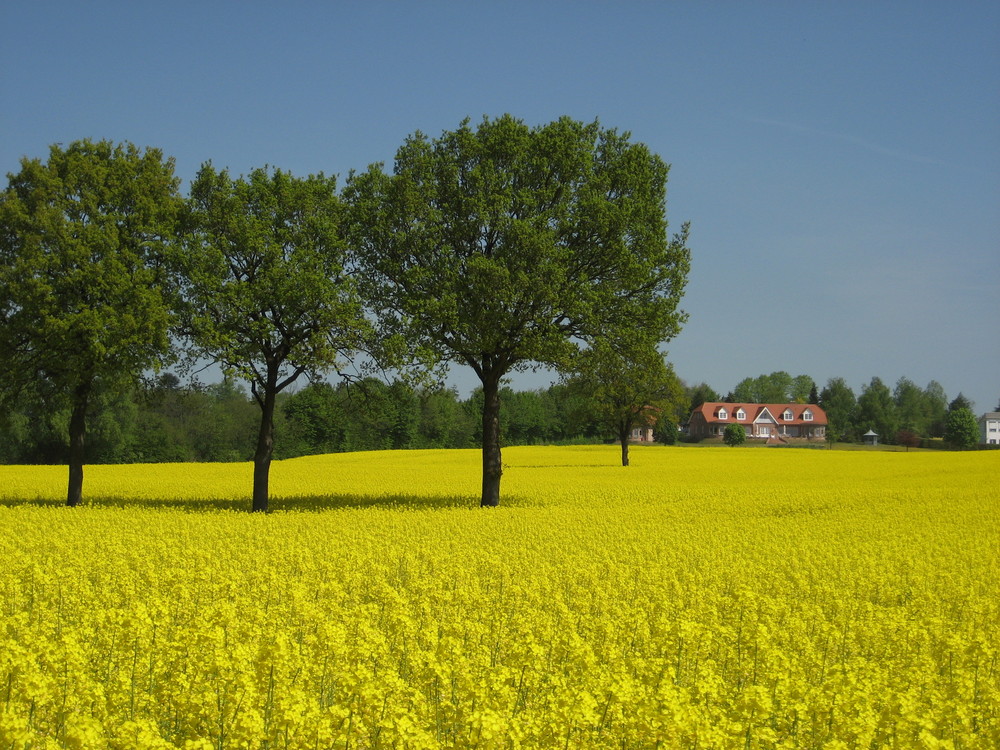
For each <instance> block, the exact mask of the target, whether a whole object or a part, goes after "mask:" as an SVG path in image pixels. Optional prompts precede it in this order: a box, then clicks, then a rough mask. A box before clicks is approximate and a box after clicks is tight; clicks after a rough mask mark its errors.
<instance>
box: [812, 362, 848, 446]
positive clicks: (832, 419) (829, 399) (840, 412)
mask: <svg viewBox="0 0 1000 750" xmlns="http://www.w3.org/2000/svg"><path fill="white" fill-rule="evenodd" d="M819 405H820V406H822V407H823V411H825V412H826V419H827V427H826V439H827V440H828V441H829V442H831V443H835V442H836V441H838V440H843V439H845V438H846V439H852V440H856V439H857V435H856V434H854V433H855V432H856V430H855V428H854V421H855V412H856V410H857V398H856V397H855V395H854V391H853V390H851V387H850V386H849V385H847V382H846V381H845V380H844V379H843V378H831V379H830V380H828V381H827V383H826V387H825V388H823V391H822V393H820V395H819Z"/></svg>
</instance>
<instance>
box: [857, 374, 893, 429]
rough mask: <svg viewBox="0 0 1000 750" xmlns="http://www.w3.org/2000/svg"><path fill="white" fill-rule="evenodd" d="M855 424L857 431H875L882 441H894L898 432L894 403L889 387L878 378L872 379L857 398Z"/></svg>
mask: <svg viewBox="0 0 1000 750" xmlns="http://www.w3.org/2000/svg"><path fill="white" fill-rule="evenodd" d="M856 423H857V426H858V429H859V431H862V432H865V431H867V430H875V432H877V433H878V434H879V435H880V436H881V439H882V440H884V441H886V442H890V441H892V440H895V436H896V433H897V432H898V430H899V419H898V417H897V416H896V402H895V401H893V398H892V392H891V391H890V390H889V387H888V386H887V385H886V384H885V383H883V382H882V380H881V379H880V378H877V377H875V378H872V379H871V382H870V383H869V384H868V385H866V386H865V387H864V388H863V389H862V393H861V395H860V396H858V407H857V417H856Z"/></svg>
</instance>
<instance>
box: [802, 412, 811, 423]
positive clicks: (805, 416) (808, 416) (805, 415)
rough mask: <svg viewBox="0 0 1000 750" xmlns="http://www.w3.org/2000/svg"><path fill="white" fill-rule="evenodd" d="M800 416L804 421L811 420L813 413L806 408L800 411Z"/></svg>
mask: <svg viewBox="0 0 1000 750" xmlns="http://www.w3.org/2000/svg"><path fill="white" fill-rule="evenodd" d="M802 418H803V419H804V420H805V421H806V422H812V418H813V413H812V412H811V411H809V410H808V409H806V410H805V411H804V412H802Z"/></svg>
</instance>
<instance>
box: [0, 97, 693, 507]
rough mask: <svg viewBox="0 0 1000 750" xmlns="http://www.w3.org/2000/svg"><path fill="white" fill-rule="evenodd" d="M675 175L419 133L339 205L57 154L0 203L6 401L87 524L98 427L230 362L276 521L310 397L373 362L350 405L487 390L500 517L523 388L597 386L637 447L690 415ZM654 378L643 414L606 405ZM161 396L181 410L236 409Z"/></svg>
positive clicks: (359, 178)
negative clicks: (281, 479) (375, 379)
mask: <svg viewBox="0 0 1000 750" xmlns="http://www.w3.org/2000/svg"><path fill="white" fill-rule="evenodd" d="M668 169H669V168H668V166H667V165H666V164H665V163H664V162H663V160H662V159H661V158H660V157H659V156H658V155H656V154H654V153H652V152H650V151H649V149H648V148H647V147H646V146H645V145H644V144H642V143H636V142H633V141H632V140H631V136H630V134H628V133H621V132H619V131H617V130H615V129H610V128H604V127H602V126H601V125H600V124H599V123H598V122H596V121H595V122H593V123H582V122H577V121H574V120H571V119H570V118H565V117H564V118H560V119H558V120H556V121H553V122H551V123H548V124H545V125H541V126H536V127H529V126H527V125H526V124H525V123H523V122H522V121H521V120H518V119H517V118H514V117H512V116H510V115H504V116H501V117H498V118H495V119H490V118H483V120H482V122H481V123H480V124H479V125H478V126H473V125H472V124H471V123H470V122H469V121H468V120H466V121H464V122H462V123H461V124H460V126H459V127H458V128H456V129H455V130H453V131H445V132H443V133H442V134H441V136H440V137H437V138H430V137H428V136H426V135H424V134H423V133H420V132H416V133H414V134H412V135H411V136H409V137H408V138H407V139H406V140H405V141H404V143H403V145H402V146H400V148H399V149H398V150H397V152H396V158H395V160H394V163H393V167H392V170H391V171H386V169H385V167H384V165H383V164H372V165H370V166H369V167H368V168H367V169H366V170H364V171H361V172H354V171H352V172H351V173H350V174H349V175H348V177H347V180H346V184H345V185H344V187H343V188H342V189H340V188H338V186H337V184H336V180H335V179H334V178H332V177H327V176H325V175H323V174H322V173H320V174H315V175H309V176H308V177H297V176H295V175H292V174H290V173H288V172H286V171H283V170H280V169H276V168H271V167H264V168H258V169H254V170H252V171H251V172H250V173H249V174H247V175H241V176H238V177H233V176H231V175H230V174H229V172H228V170H226V169H217V168H216V167H215V166H214V165H213V164H212V163H211V162H208V163H206V164H204V165H202V167H201V169H200V170H199V171H198V173H197V175H196V176H195V178H194V180H193V181H192V182H191V185H190V188H189V190H188V194H187V195H182V194H181V192H180V180H179V179H178V178H177V177H176V176H175V174H174V161H173V159H171V158H167V157H165V156H164V154H163V153H162V152H161V151H160V150H159V149H156V148H146V149H145V150H140V149H139V148H137V147H136V146H134V145H133V144H129V143H124V144H114V143H111V142H109V141H99V142H94V141H90V140H83V141H77V142H74V143H71V144H70V145H69V146H68V147H66V148H63V147H62V145H61V144H56V145H53V146H52V147H51V148H50V150H49V156H48V159H47V160H46V161H43V160H41V159H37V158H35V159H31V158H24V159H22V161H21V169H20V171H19V172H17V173H15V174H10V175H8V186H7V188H6V189H5V190H4V191H3V193H2V194H0V351H3V352H4V358H3V359H2V360H0V398H2V399H3V404H4V407H5V409H10V408H11V405H21V404H24V403H28V402H30V403H31V404H33V405H34V406H32V407H31V408H35V409H36V410H37V413H36V414H35V415H33V416H29V417H27V421H26V422H22V423H21V424H20V429H21V430H22V432H24V431H28V432H31V431H41V432H44V431H45V429H44V426H45V425H48V426H50V427H52V428H53V429H55V427H56V426H58V427H59V429H60V430H63V429H64V430H65V435H66V436H67V449H66V461H67V464H68V468H69V476H68V484H67V504H68V505H78V504H79V503H80V502H81V501H82V497H83V472H84V464H85V462H86V460H87V456H88V442H87V441H88V437H87V436H88V432H89V433H90V439H91V441H93V440H95V439H100V437H102V435H103V437H105V438H107V442H108V445H109V446H110V445H111V444H112V443H113V442H114V441H113V440H112V438H111V436H112V435H113V433H114V430H115V429H117V430H118V431H119V432H122V433H124V431H125V428H126V426H127V421H125V422H122V421H119V422H118V424H117V427H113V426H112V425H111V424H110V421H108V423H106V424H101V423H100V422H98V421H95V420H96V419H97V414H98V413H99V412H100V411H101V409H102V408H104V407H109V408H110V405H112V404H119V405H120V406H121V407H122V408H123V409H125V408H127V402H128V400H129V398H130V397H131V398H132V400H133V402H135V403H134V404H133V405H134V406H135V409H136V412H135V413H136V414H137V415H138V414H140V413H143V411H142V409H141V408H140V407H139V406H138V402H139V401H141V399H136V398H135V394H136V393H137V392H138V391H139V390H141V388H140V386H139V383H140V380H141V378H142V377H144V376H146V375H147V374H148V373H149V372H151V371H152V372H154V373H155V372H158V371H163V369H164V368H165V367H168V366H169V365H171V364H172V363H174V362H176V361H177V360H179V359H185V360H187V361H210V362H214V363H217V364H218V365H219V366H220V367H221V369H222V371H223V372H224V373H225V375H226V376H227V377H228V378H232V379H234V380H236V381H239V382H241V383H246V384H247V385H248V386H249V395H250V397H251V398H252V400H253V401H254V402H255V404H256V407H257V409H258V412H257V415H258V419H257V424H256V427H255V430H254V432H255V438H254V448H253V453H252V458H253V486H252V500H251V507H252V509H253V510H255V511H265V510H267V505H268V492H269V490H268V482H269V471H270V464H271V461H272V459H273V457H274V455H275V439H276V430H275V423H276V421H277V420H279V419H281V418H282V412H281V411H279V403H280V402H281V401H282V399H283V398H284V396H283V394H287V393H289V392H290V388H291V387H292V386H293V385H294V384H296V383H301V382H302V381H303V380H309V381H311V382H318V381H322V380H323V379H324V378H325V377H327V376H330V375H334V374H339V375H341V376H342V377H347V376H346V374H345V373H346V372H348V365H349V364H351V363H353V364H354V365H358V363H359V362H360V365H358V366H359V367H360V373H361V374H360V375H355V376H353V379H354V380H355V381H357V382H355V383H354V386H356V387H365V386H366V384H367V387H369V389H372V388H374V386H371V385H370V383H368V381H367V378H366V377H365V375H366V373H367V374H370V373H371V372H375V371H387V370H388V371H393V370H394V371H399V372H404V373H417V374H418V375H414V378H415V379H416V380H417V381H419V380H420V375H419V374H421V373H422V374H423V378H424V379H425V380H428V381H430V380H433V374H434V373H436V372H440V370H441V368H444V367H447V366H448V365H452V364H457V365H459V366H466V367H469V368H471V369H472V370H473V371H474V372H475V373H476V375H477V377H478V378H479V381H480V387H481V390H480V394H481V407H480V412H479V414H478V427H477V428H476V430H474V432H475V434H477V435H478V440H479V445H480V447H481V451H482V460H483V471H482V478H483V483H482V495H481V504H482V505H484V506H493V505H497V504H499V501H500V478H501V475H502V466H503V464H502V461H501V453H500V450H501V434H502V433H501V419H502V412H501V392H502V387H503V382H504V380H505V378H506V377H507V376H508V375H509V374H511V373H514V372H518V371H522V370H524V369H527V368H531V367H535V366H547V367H551V368H553V369H555V370H557V371H559V372H560V373H562V374H563V375H566V376H575V377H579V378H581V379H582V380H584V381H585V382H588V383H590V384H591V385H592V387H593V388H592V395H593V396H594V397H595V398H597V399H598V400H599V401H600V402H601V404H602V405H603V407H605V409H606V414H607V415H608V418H609V419H613V420H614V421H615V423H616V425H617V431H618V434H619V435H624V434H626V428H627V427H628V426H629V425H630V424H633V423H635V422H636V421H637V420H644V419H647V418H648V416H649V415H648V414H647V411H648V410H650V409H660V408H661V407H660V406H658V402H659V401H661V400H663V399H665V398H667V397H669V395H670V394H671V393H672V392H673V382H674V379H673V373H672V370H670V368H669V366H668V365H667V364H666V363H665V361H664V359H663V354H662V352H661V351H660V346H661V345H662V344H663V343H664V342H666V341H668V340H669V339H670V338H672V337H673V336H675V335H676V334H677V333H678V331H679V330H680V328H681V326H682V325H683V323H684V322H685V320H686V315H685V314H684V313H683V311H681V310H680V309H679V307H678V305H679V301H680V298H681V296H682V294H683V290H684V287H685V285H686V282H687V273H688V270H689V266H690V250H689V249H688V247H687V237H688V228H687V225H684V226H683V227H682V229H681V231H680V232H679V233H676V234H674V235H672V236H670V235H668V233H667V221H666V180H667V174H668ZM640 370H642V371H644V372H645V374H646V377H643V378H640V379H639V380H641V382H644V383H647V384H651V385H650V386H649V387H648V388H647V387H644V388H643V389H642V391H641V392H637V391H632V390H630V391H629V393H628V395H627V397H624V396H623V394H622V393H621V392H620V391H619V390H618V389H615V388H613V387H612V388H609V387H608V383H609V377H608V375H609V373H614V372H619V373H620V372H629V371H631V372H636V373H637V372H639V371H640ZM161 385H163V384H162V383H161ZM226 387H229V386H223V387H222V390H223V391H225V388H226ZM338 387H339V386H338ZM344 387H348V386H346V385H345V386H344ZM390 387H391V386H390ZM160 390H161V391H163V390H164V389H163V388H161V389H160ZM147 391H149V392H152V391H155V389H151V390H150V389H147ZM334 391H336V388H334ZM130 394H131V396H130ZM145 395H149V393H145V394H144V397H145ZM160 395H162V396H163V398H164V399H165V402H166V401H171V402H172V403H174V405H175V407H176V409H178V410H180V411H183V410H184V409H193V408H202V407H203V408H205V409H207V410H209V411H210V410H211V409H213V408H215V407H216V406H217V404H215V403H214V401H213V399H217V400H218V399H221V400H222V401H225V400H226V399H227V398H228V395H227V394H226V393H224V392H219V393H215V394H213V393H211V392H201V391H190V392H185V393H183V394H180V395H178V394H164V393H161V394H160ZM206 399H207V400H206ZM290 402H291V399H289V400H288V403H285V404H284V405H283V406H288V405H290ZM105 411H106V413H111V412H110V411H109V410H108V409H105ZM145 413H146V415H147V417H149V418H152V416H151V415H150V414H149V413H148V412H145ZM17 418H18V415H17V414H15V413H13V412H10V413H8V416H7V418H6V419H7V421H8V422H11V423H12V424H14V426H15V427H17V424H16V423H17ZM237 421H238V420H237ZM175 427H176V425H175V424H174V425H173V426H172V427H171V428H170V429H174V428H175ZM164 429H167V428H166V427H164ZM102 430H103V431H102ZM12 434H13V433H12ZM48 439H49V438H48V437H46V436H45V435H40V436H39V438H38V440H39V444H41V443H44V442H45V441H46V440H48ZM126 442H127V441H126ZM168 442H169V441H168ZM181 442H184V441H181ZM209 442H211V441H209ZM119 443H120V444H125V443H123V442H122V441H119ZM143 450H146V449H143ZM184 450H187V448H184ZM623 463H627V445H626V443H625V441H623Z"/></svg>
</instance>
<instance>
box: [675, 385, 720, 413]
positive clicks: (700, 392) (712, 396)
mask: <svg viewBox="0 0 1000 750" xmlns="http://www.w3.org/2000/svg"><path fill="white" fill-rule="evenodd" d="M687 395H688V400H689V403H688V409H687V414H685V415H684V416H685V418H686V417H687V416H689V415H690V414H691V412H693V411H694V410H695V409H697V408H698V407H699V406H701V405H702V404H704V403H705V402H706V401H707V402H712V401H721V400H722V397H721V396H720V395H719V394H718V392H716V391H715V389H713V388H712V387H711V386H710V385H709V384H708V383H699V384H698V385H696V386H692V387H690V388H688V389H687Z"/></svg>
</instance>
